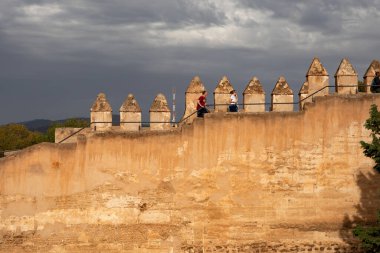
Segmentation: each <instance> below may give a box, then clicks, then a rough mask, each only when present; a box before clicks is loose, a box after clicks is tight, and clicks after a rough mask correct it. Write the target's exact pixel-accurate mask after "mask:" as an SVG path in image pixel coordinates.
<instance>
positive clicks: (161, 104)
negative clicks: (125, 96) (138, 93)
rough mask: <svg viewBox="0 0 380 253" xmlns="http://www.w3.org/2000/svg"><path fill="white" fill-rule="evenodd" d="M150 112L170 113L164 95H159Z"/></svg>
mask: <svg viewBox="0 0 380 253" xmlns="http://www.w3.org/2000/svg"><path fill="white" fill-rule="evenodd" d="M149 112H170V109H169V106H168V101H167V100H166V97H165V96H164V94H162V93H159V94H157V96H156V97H155V98H154V100H153V103H152V105H151V106H150V109H149Z"/></svg>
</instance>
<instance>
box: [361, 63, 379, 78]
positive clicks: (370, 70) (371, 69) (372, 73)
mask: <svg viewBox="0 0 380 253" xmlns="http://www.w3.org/2000/svg"><path fill="white" fill-rule="evenodd" d="M376 71H380V62H379V61H378V60H373V61H372V62H371V64H370V65H369V67H368V69H367V71H366V72H365V74H364V77H367V76H370V77H373V76H375V72H376Z"/></svg>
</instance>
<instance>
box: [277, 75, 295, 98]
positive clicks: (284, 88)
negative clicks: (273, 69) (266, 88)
mask: <svg viewBox="0 0 380 253" xmlns="http://www.w3.org/2000/svg"><path fill="white" fill-rule="evenodd" d="M272 95H293V90H292V89H291V88H290V86H289V84H288V82H287V81H286V79H285V77H283V76H280V78H279V79H278V81H277V83H276V85H275V86H274V88H273V91H272Z"/></svg>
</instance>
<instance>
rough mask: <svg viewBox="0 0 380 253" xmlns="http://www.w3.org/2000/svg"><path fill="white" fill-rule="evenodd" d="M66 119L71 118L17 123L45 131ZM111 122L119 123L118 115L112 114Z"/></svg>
mask: <svg viewBox="0 0 380 253" xmlns="http://www.w3.org/2000/svg"><path fill="white" fill-rule="evenodd" d="M68 119H72V118H67V119H61V120H48V119H34V120H29V121H24V122H19V123H17V124H22V125H24V126H26V127H27V128H28V129H29V130H31V131H38V132H41V133H45V132H46V131H47V130H48V128H49V127H50V126H51V125H52V124H54V123H63V122H65V121H66V120H68ZM76 119H81V120H86V121H88V122H90V118H80V117H79V118H76ZM112 122H113V125H114V126H115V125H116V126H118V125H120V116H119V115H117V114H114V115H112Z"/></svg>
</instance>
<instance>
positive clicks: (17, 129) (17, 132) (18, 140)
mask: <svg viewBox="0 0 380 253" xmlns="http://www.w3.org/2000/svg"><path fill="white" fill-rule="evenodd" d="M44 140H45V138H44V135H43V134H42V133H39V132H31V131H29V130H28V129H27V128H26V127H25V126H24V125H20V124H8V125H5V126H0V150H16V149H22V148H25V147H28V146H31V145H33V144H36V143H39V142H42V141H44Z"/></svg>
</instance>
